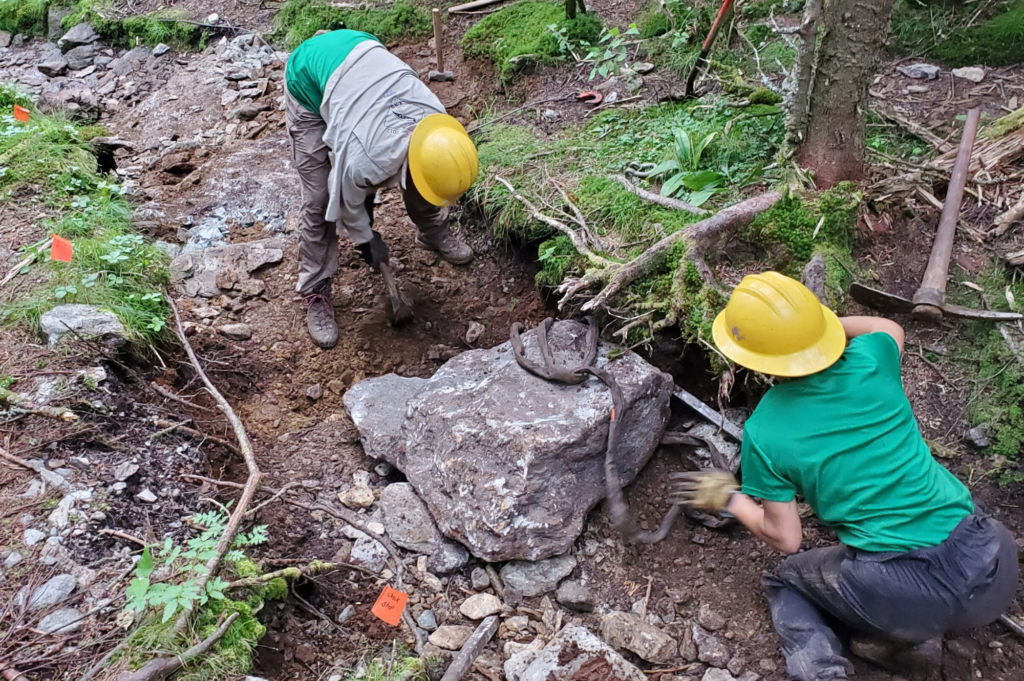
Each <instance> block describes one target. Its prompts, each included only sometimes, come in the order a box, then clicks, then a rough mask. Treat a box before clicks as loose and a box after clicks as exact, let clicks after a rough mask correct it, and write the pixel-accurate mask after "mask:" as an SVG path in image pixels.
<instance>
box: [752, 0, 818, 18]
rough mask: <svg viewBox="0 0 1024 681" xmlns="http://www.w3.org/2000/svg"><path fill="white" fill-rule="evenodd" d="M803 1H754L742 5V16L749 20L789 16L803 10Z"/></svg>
mask: <svg viewBox="0 0 1024 681" xmlns="http://www.w3.org/2000/svg"><path fill="white" fill-rule="evenodd" d="M803 6H804V3H803V0H754V2H745V3H743V9H742V11H743V14H745V15H746V16H748V17H750V18H751V19H764V18H767V17H768V16H769V15H772V14H774V15H775V16H779V15H780V14H791V13H793V12H799V11H801V10H802V9H803Z"/></svg>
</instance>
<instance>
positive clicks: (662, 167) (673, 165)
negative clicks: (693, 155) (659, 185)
mask: <svg viewBox="0 0 1024 681" xmlns="http://www.w3.org/2000/svg"><path fill="white" fill-rule="evenodd" d="M679 169H680V168H679V162H678V161H676V160H675V159H674V158H670V159H668V160H667V161H662V162H661V163H659V164H658V165H656V166H654V168H652V169H651V177H655V176H657V175H664V174H665V173H667V172H669V171H670V170H679Z"/></svg>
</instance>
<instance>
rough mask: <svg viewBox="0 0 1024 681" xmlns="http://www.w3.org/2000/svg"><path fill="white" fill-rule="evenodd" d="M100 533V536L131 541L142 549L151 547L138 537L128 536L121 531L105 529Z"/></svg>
mask: <svg viewBox="0 0 1024 681" xmlns="http://www.w3.org/2000/svg"><path fill="white" fill-rule="evenodd" d="M99 533H100V534H106V535H110V536H111V537H117V538H119V539H124V540H125V541H130V542H132V543H135V544H138V545H139V546H141V547H142V548H146V547H147V546H149V544H147V543H146V542H144V541H142V540H141V539H139V538H138V537H135V536H132V535H130V534H128V533H127V532H121V531H119V530H111V529H109V528H103V529H102V530H100V531H99Z"/></svg>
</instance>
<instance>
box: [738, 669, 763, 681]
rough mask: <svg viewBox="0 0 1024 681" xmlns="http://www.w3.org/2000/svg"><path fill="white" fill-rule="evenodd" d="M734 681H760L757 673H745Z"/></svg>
mask: <svg viewBox="0 0 1024 681" xmlns="http://www.w3.org/2000/svg"><path fill="white" fill-rule="evenodd" d="M736 681H761V675H760V674H758V673H757V672H751V671H746V672H743V674H742V675H741V676H738V677H737V678H736Z"/></svg>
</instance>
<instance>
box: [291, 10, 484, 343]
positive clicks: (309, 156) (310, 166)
mask: <svg viewBox="0 0 1024 681" xmlns="http://www.w3.org/2000/svg"><path fill="white" fill-rule="evenodd" d="M285 82H286V85H287V88H286V92H285V119H286V121H287V125H288V134H289V135H291V138H292V156H293V158H294V161H295V168H296V170H298V171H299V178H300V180H301V182H302V213H301V216H300V219H299V230H300V231H299V235H300V245H299V281H298V284H297V286H296V288H297V290H298V291H299V292H300V293H301V294H303V298H304V304H305V305H306V323H307V325H308V327H309V333H310V335H311V336H312V337H313V342H314V343H316V344H317V345H318V346H320V347H322V348H330V347H334V345H335V344H336V343H337V342H338V326H337V324H336V323H335V321H334V308H333V306H332V304H331V276H332V275H333V274H334V273H335V271H337V269H338V232H337V228H336V225H337V226H338V227H341V226H344V228H345V231H346V232H347V233H348V236H349V238H351V239H352V241H353V242H354V243H355V245H356V248H357V249H358V250H359V253H360V254H361V255H362V257H363V260H365V261H366V262H367V263H368V264H369V265H370V266H371V267H373V268H374V269H375V270H378V271H379V269H380V264H381V263H386V262H388V247H387V246H386V245H385V244H384V242H383V241H382V240H381V238H380V234H379V233H378V232H375V231H373V202H374V196H375V195H376V192H377V189H379V188H381V187H395V186H398V187H401V189H402V197H403V199H404V200H405V208H406V210H407V211H408V212H409V217H410V218H411V219H412V221H413V223H415V225H416V227H417V228H418V230H419V234H418V236H417V237H416V243H417V245H419V246H420V247H422V248H425V249H428V250H431V251H436V252H437V253H438V255H440V256H441V258H443V259H444V260H446V261H448V262H450V263H453V264H456V265H463V264H466V263H468V262H469V261H471V260H472V259H473V251H472V250H471V249H470V248H469V246H467V245H466V244H464V243H462V242H461V241H459V240H458V239H457V238H456V237H455V236H453V235H452V233H451V232H450V231H449V229H448V206H450V205H451V204H452V203H454V202H455V201H457V200H458V198H459V197H460V196H462V194H463V193H464V192H465V191H466V190H467V189H469V187H470V185H472V184H473V181H474V180H475V179H476V175H477V153H476V147H475V146H474V145H473V141H472V140H471V139H470V138H469V135H467V134H466V130H465V128H463V127H462V124H460V123H459V122H458V121H457V120H455V119H454V118H453V117H451V116H449V115H447V114H446V113H445V109H444V106H442V105H441V102H440V100H438V98H437V97H435V96H434V93H432V92H431V91H430V89H429V88H427V86H426V85H425V84H424V83H423V82H422V81H421V80H420V79H419V77H418V76H417V75H416V72H415V71H413V70H412V69H411V68H409V66H408V65H406V64H405V63H404V62H402V61H401V60H400V59H398V57H395V56H394V55H392V54H391V53H390V52H388V51H387V49H385V48H384V46H383V45H381V44H380V42H378V41H377V39H376V38H374V37H373V36H372V35H370V34H368V33H360V32H358V31H348V30H340V31H331V32H329V33H325V34H323V35H319V36H316V37H314V38H310V39H309V40H307V41H305V42H304V43H302V44H301V45H299V47H298V48H297V49H296V50H295V51H294V52H293V53H292V55H291V57H290V58H289V59H288V68H287V71H286V73H285Z"/></svg>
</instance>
